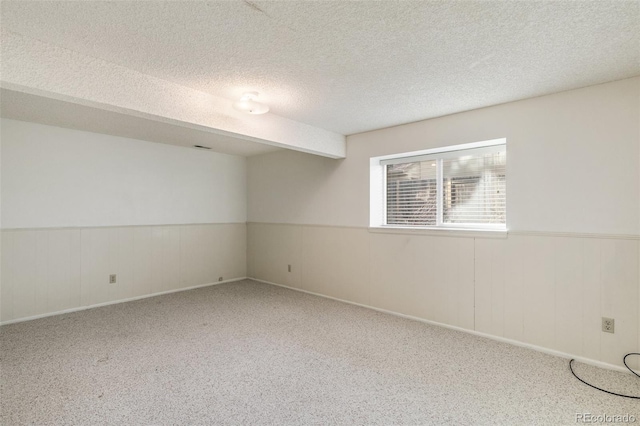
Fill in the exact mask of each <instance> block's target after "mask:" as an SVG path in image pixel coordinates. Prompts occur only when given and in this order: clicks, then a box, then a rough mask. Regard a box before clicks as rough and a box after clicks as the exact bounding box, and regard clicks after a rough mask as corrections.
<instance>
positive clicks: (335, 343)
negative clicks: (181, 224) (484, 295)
mask: <svg viewBox="0 0 640 426" xmlns="http://www.w3.org/2000/svg"><path fill="white" fill-rule="evenodd" d="M0 345H1V346H0V354H1V355H0V362H1V363H0V367H1V370H0V379H1V381H0V383H1V384H0V398H1V399H0V409H1V414H0V423H1V424H2V425H18V424H38V425H54V424H60V425H62V424H64V425H71V424H73V425H101V424H122V425H151V424H153V425H187V424H188V425H209V424H225V425H235V424H257V425H286V424H295V425H298V424H314V425H327V424H343V425H352V424H356V425H366V424H380V425H392V424H409V425H429V424H433V425H442V424H452V425H471V424H488V425H498V424H505V425H514V424H518V425H525V424H527V425H528V424H532V425H533V424H539V425H552V424H553V425H556V424H567V425H568V424H576V414H577V413H591V414H594V415H602V414H607V415H624V414H630V415H635V416H636V417H637V419H638V420H636V422H637V423H640V402H638V401H637V400H635V401H634V400H631V399H625V398H619V397H614V396H611V395H607V394H604V393H601V392H598V391H596V390H593V389H591V388H588V387H587V386H585V385H583V384H582V383H580V382H578V381H577V380H575V379H574V378H573V377H572V376H571V374H570V372H569V370H568V367H567V361H566V360H564V359H561V358H556V357H553V356H549V355H545V354H541V353H538V352H535V351H531V350H528V349H523V348H519V347H515V346H511V345H508V344H503V343H498V342H495V341H491V340H487V339H484V338H480V337H476V336H472V335H468V334H465V333H461V332H456V331H452V330H448V329H444V328H441V327H435V326H430V325H426V324H423V323H420V322H416V321H411V320H406V319H402V318H398V317H394V316H391V315H386V314H382V313H378V312H375V311H372V310H368V309H365V308H360V307H356V306H351V305H348V304H344V303H340V302H336V301H332V300H327V299H323V298H320V297H315V296H311V295H307V294H303V293H299V292H295V291H292V290H287V289H283V288H279V287H275V286H270V285H266V284H260V283H256V282H252V281H241V282H237V283H230V284H223V285H219V286H213V287H207V288H203V289H198V290H192V291H186V292H181V293H175V294H171V295H166V296H160V297H154V298H150V299H144V300H141V301H136V302H130V303H123V304H119V305H112V306H108V307H104V308H98V309H92V310H88V311H83V312H78V313H73V314H66V315H61V316H56V317H50V318H45V319H40V320H35V321H30V322H25V323H19V324H14V325H8V326H4V327H2V328H0ZM576 367H577V371H578V372H579V373H580V374H582V375H583V376H584V377H585V378H587V379H589V380H591V381H593V382H595V383H597V384H600V385H601V386H608V387H609V388H611V389H614V390H617V391H622V392H628V393H635V394H640V379H636V378H635V377H634V376H632V375H630V374H622V373H617V372H612V371H607V370H602V369H597V368H594V367H590V366H586V365H580V364H578V365H577V366H576Z"/></svg>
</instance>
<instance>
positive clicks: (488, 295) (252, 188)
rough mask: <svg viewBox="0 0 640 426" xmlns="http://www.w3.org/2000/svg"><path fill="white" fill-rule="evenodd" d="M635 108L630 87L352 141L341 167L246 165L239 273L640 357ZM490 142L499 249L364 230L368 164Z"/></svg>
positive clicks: (259, 160)
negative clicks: (496, 176)
mask: <svg viewBox="0 0 640 426" xmlns="http://www.w3.org/2000/svg"><path fill="white" fill-rule="evenodd" d="M639 101H640V78H633V79H628V80H622V81H618V82H613V83H609V84H603V85H598V86H593V87H588V88H584V89H579V90H573V91H569V92H563V93H558V94H554V95H550V96H545V97H540V98H535V99H529V100H524V101H520V102H514V103H510V104H504V105H498V106H495V107H490V108H484V109H481V110H476V111H470V112H465V113H461V114H456V115H451V116H447V117H442V118H437V119H433V120H427V121H423V122H418V123H412V124H408V125H404V126H398V127H393V128H389V129H383V130H379V131H374V132H369V133H363V134H358V135H353V136H350V137H349V138H348V142H347V152H348V156H347V158H346V159H344V160H338V161H333V160H327V159H322V158H317V157H313V156H309V155H305V154H300V153H294V152H281V153H273V154H266V155H263V156H257V157H252V158H250V159H249V161H248V218H249V222H250V224H249V227H248V260H249V266H248V274H249V276H251V277H254V278H257V279H262V280H265V281H270V282H274V283H277V284H283V285H288V286H292V287H296V288H301V289H304V290H308V291H312V292H315V293H320V294H324V295H328V296H332V297H337V298H340V299H344V300H348V301H352V302H356V303H362V304H365V305H369V306H373V307H377V308H381V309H386V310H390V311H394V312H398V313H402V314H406V315H412V316H416V317H419V318H424V319H428V320H433V321H436V322H439V323H443V324H447V325H452V326H458V327H462V328H465V329H468V330H474V331H478V332H483V333H487V334H490V335H493V336H496V337H502V338H507V339H511V340H515V341H519V342H523V343H527V344H531V345H535V346H538V347H542V348H546V349H550V350H556V351H560V352H564V353H568V354H572V355H576V356H580V357H583V358H585V359H591V360H596V361H602V362H606V363H610V364H615V365H621V360H622V356H623V355H624V354H625V353H627V352H630V351H638V350H639V349H640V347H639V344H638V342H639V341H640V316H639V314H638V309H639V302H638V301H639V300H640V288H639V287H640V283H639V279H638V274H639V272H638V271H639V267H640V265H639V263H640V255H639V253H638V252H639V250H638V244H639V234H640V232H639V231H640V210H639V207H640V202H639V198H640V173H639V169H640V161H639V158H640V128H639V127H640V123H639V120H638V116H639V112H640V107H639V103H640V102H639ZM501 137H505V138H506V139H507V152H508V154H507V156H508V170H507V193H508V196H507V197H508V202H507V225H508V229H509V234H508V237H506V238H504V239H485V238H476V237H464V238H459V237H456V236H452V235H451V234H450V233H449V234H437V235H435V236H434V235H421V234H414V235H411V234H387V233H377V232H371V231H370V230H368V229H367V226H368V220H369V158H370V157H373V156H380V155H385V154H394V153H399V152H408V151H416V150H423V149H428V148H433V147H437V146H446V145H452V144H461V143H468V142H476V141H482V140H489V139H496V138H501ZM318 225H322V226H318ZM288 264H292V266H293V271H292V272H291V273H289V272H287V265H288ZM602 316H607V317H613V318H615V319H616V333H615V334H613V335H612V334H606V333H602V332H601V330H600V326H601V324H600V319H601V317H602Z"/></svg>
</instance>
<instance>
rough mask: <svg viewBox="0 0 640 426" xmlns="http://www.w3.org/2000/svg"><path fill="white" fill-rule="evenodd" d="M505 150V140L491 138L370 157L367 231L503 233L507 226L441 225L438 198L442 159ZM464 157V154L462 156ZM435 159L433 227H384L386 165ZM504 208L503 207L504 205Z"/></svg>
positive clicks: (483, 224) (440, 193)
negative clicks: (462, 152)
mask: <svg viewBox="0 0 640 426" xmlns="http://www.w3.org/2000/svg"><path fill="white" fill-rule="evenodd" d="M506 148H507V140H506V138H500V139H492V140H488V141H482V142H473V143H468V144H459V145H453V146H445V147H439V148H434V149H428V150H422V151H413V152H406V153H400V154H392V155H386V156H381V157H372V158H371V159H370V167H371V169H370V200H369V202H370V204H369V214H370V223H369V229H370V230H371V231H372V232H375V231H376V230H380V231H383V232H393V231H394V230H397V231H401V233H416V231H426V232H428V233H431V232H436V233H437V232H442V231H445V232H449V233H451V232H453V233H460V232H466V233H469V232H475V231H477V232H480V233H506V232H507V224H506V223H504V224H503V223H499V224H489V223H443V222H442V208H443V205H442V202H440V198H441V196H442V190H443V188H442V185H443V179H442V178H443V176H442V173H443V170H442V160H444V159H448V158H456V157H460V154H461V153H460V151H466V152H468V153H469V155H474V154H475V155H478V154H485V153H495V152H500V151H503V150H504V151H505V153H506ZM463 155H464V154H463ZM428 160H436V161H437V162H438V167H437V168H436V173H437V178H436V183H437V185H438V188H437V194H438V195H437V197H438V202H437V204H436V207H437V209H438V211H437V214H436V221H437V222H436V225H433V226H429V225H418V226H407V225H398V224H387V185H386V184H387V181H386V180H387V173H386V166H388V165H393V164H401V163H410V162H417V161H428ZM505 208H506V206H505Z"/></svg>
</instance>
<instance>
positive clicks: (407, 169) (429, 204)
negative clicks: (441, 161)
mask: <svg viewBox="0 0 640 426" xmlns="http://www.w3.org/2000/svg"><path fill="white" fill-rule="evenodd" d="M436 177H437V174H436V162H435V161H420V162H414V163H401V164H393V165H388V166H387V224H389V225H407V226H410V225H429V226H435V225H436V215H437V205H436V203H437V182H436Z"/></svg>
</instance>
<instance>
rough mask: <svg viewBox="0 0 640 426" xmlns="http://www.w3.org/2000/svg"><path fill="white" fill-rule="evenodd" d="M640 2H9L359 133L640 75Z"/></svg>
mask: <svg viewBox="0 0 640 426" xmlns="http://www.w3.org/2000/svg"><path fill="white" fill-rule="evenodd" d="M639 5H640V2H638V1H617V0H616V1H606V0H603V1H594V2H583V1H577V2H573V1H564V2H560V1H553V2H535V1H528V2H520V1H505V2H499V1H491V2H482V1H471V2H466V1H449V2H435V1H402V2H395V1H385V2H371V1H369V2H345V1H338V2H331V1H321V2H300V1H299V2H284V1H283V2H266V1H264V2H263V1H209V2H162V1H153V2H145V1H139V2H122V1H114V2H93V1H84V2H83V1H79V2H57V1H50V2H24V1H21V2H12V1H3V2H2V17H1V19H2V21H1V24H2V26H3V28H5V29H7V30H10V31H13V32H16V33H19V34H22V35H25V36H28V37H31V38H35V39H39V40H42V41H46V42H47V43H51V44H54V45H58V46H61V47H64V48H67V49H70V50H73V51H76V52H79V53H82V54H85V55H89V56H92V57H95V58H99V59H103V60H106V61H109V62H112V63H114V64H118V65H121V66H124V67H127V68H129V69H132V70H136V71H138V72H141V73H144V74H148V75H151V76H154V77H157V78H160V79H164V80H167V81H170V82H173V83H177V84H180V85H183V86H187V87H189V88H192V89H196V90H200V91H205V92H208V93H210V94H212V95H215V96H219V97H224V98H228V99H234V98H237V97H238V96H239V95H240V94H241V93H242V92H243V91H245V90H247V89H250V90H257V91H259V92H260V93H261V99H262V100H263V101H265V102H266V103H268V104H269V105H270V107H271V111H272V113H274V114H277V115H280V116H283V117H286V118H288V119H291V120H295V121H299V122H303V123H307V124H310V125H312V126H315V127H319V128H322V129H326V130H330V131H333V132H336V133H340V134H353V133H357V132H362V131H367V130H372V129H377V128H381V127H387V126H392V125H397V124H401V123H406V122H411V121H416V120H421V119H425V118H430V117H435V116H440V115H445V114H450V113H454V112H459V111H464V110H469V109H474V108H479V107H483V106H488V105H494V104H498V103H503V102H508V101H513V100H517V99H523V98H528V97H533V96H539V95H543V94H548V93H552V92H558V91H562V90H568V89H572V88H577V87H583V86H588V85H592V84H597V83H602V82H606V81H612V80H617V79H622V78H626V77H631V76H634V75H638V74H640V25H639V22H640V6H639Z"/></svg>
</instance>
